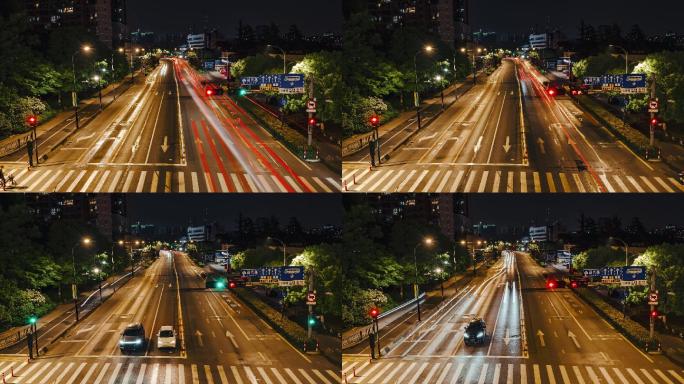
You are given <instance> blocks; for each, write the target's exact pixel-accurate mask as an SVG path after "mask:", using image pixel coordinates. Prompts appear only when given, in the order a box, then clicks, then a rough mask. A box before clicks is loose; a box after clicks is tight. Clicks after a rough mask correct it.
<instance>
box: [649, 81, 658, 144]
mask: <svg viewBox="0 0 684 384" xmlns="http://www.w3.org/2000/svg"><path fill="white" fill-rule="evenodd" d="M651 100H656V75H655V74H653V77H652V80H651ZM654 121H655V112H651V120H650V124H649V128H650V129H649V132H650V146H651V147H655V128H656V127H655V126H656V125H655V124H654Z"/></svg>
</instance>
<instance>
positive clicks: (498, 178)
mask: <svg viewBox="0 0 684 384" xmlns="http://www.w3.org/2000/svg"><path fill="white" fill-rule="evenodd" d="M500 185H501V171H495V172H494V185H492V192H494V193H498V192H499V186H500Z"/></svg>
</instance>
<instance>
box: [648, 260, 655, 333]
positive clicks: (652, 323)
mask: <svg viewBox="0 0 684 384" xmlns="http://www.w3.org/2000/svg"><path fill="white" fill-rule="evenodd" d="M650 291H651V293H653V292H656V269H655V267H653V269H652V270H651V290H650ZM654 311H656V306H655V305H653V304H651V311H650V312H649V314H651V316H649V321H650V327H649V338H650V339H651V340H654V339H655V318H656V316H653V313H654Z"/></svg>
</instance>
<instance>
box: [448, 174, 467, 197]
mask: <svg viewBox="0 0 684 384" xmlns="http://www.w3.org/2000/svg"><path fill="white" fill-rule="evenodd" d="M464 174H465V171H464V170H462V169H461V170H460V171H458V176H456V180H454V183H453V184H452V185H451V190H450V192H457V191H458V186H459V185H460V184H461V180H462V179H463V175H464Z"/></svg>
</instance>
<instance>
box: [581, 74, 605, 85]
mask: <svg viewBox="0 0 684 384" xmlns="http://www.w3.org/2000/svg"><path fill="white" fill-rule="evenodd" d="M584 84H585V85H590V86H594V85H595V86H600V85H601V77H599V76H590V77H585V78H584Z"/></svg>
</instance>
